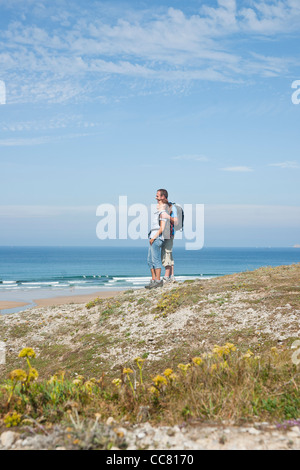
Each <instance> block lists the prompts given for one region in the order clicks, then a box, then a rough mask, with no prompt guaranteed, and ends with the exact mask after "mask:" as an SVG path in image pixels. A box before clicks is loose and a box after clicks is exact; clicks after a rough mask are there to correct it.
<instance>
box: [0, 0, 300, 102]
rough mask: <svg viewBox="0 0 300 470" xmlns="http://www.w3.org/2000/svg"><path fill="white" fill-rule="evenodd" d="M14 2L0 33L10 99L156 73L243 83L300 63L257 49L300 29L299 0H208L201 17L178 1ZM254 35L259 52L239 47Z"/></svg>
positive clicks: (64, 94) (170, 78) (58, 98)
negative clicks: (147, 4) (125, 4)
mask: <svg viewBox="0 0 300 470" xmlns="http://www.w3.org/2000/svg"><path fill="white" fill-rule="evenodd" d="M6 3H11V5H20V9H19V8H16V7H14V8H15V11H17V12H19V13H16V14H15V15H14V18H16V19H14V20H13V21H11V22H10V23H9V24H8V26H7V28H6V29H3V30H2V31H1V32H0V48H1V51H2V52H1V53H0V66H1V70H2V73H3V74H4V78H5V79H6V82H7V84H8V88H9V95H8V96H9V99H10V100H11V102H20V101H22V100H23V101H26V100H27V101H28V100H29V99H30V100H31V101H50V102H58V103H59V102H62V103H63V102H66V101H69V100H76V99H77V100H80V99H84V98H86V97H87V96H92V94H93V93H95V90H98V92H99V87H100V89H101V86H102V84H103V83H105V81H106V80H108V79H109V85H110V86H113V84H114V79H115V80H126V79H128V80H132V79H135V80H148V81H149V88H150V87H151V85H150V83H153V82H155V83H156V86H157V83H158V82H162V83H166V82H168V83H172V82H174V81H188V82H189V81H200V80H201V81H203V80H206V81H214V82H220V81H222V82H228V83H238V82H241V81H243V80H248V79H249V77H250V78H251V77H253V78H255V77H277V76H281V75H282V74H283V73H285V74H286V73H288V72H289V71H290V70H291V69H292V68H293V67H294V66H296V64H297V60H296V59H297V58H295V57H282V56H281V55H280V54H278V56H272V55H270V54H263V53H261V52H260V47H259V46H260V45H261V44H262V43H263V42H265V39H266V38H270V37H271V38H272V39H274V40H278V36H279V35H288V34H291V33H294V32H297V31H298V30H299V28H300V5H299V2H298V1H297V0H286V1H281V0H273V1H268V2H266V1H263V0H257V1H256V2H249V7H247V8H245V6H243V7H241V6H240V5H239V4H240V2H236V1H235V0H218V1H217V5H216V6H214V7H212V6H210V2H208V1H207V4H203V3H202V6H201V8H200V10H199V9H197V10H195V12H194V14H188V13H187V12H185V11H184V9H179V8H173V7H171V8H165V7H160V8H158V9H156V8H154V7H153V8H147V9H145V10H142V9H141V8H140V7H139V8H137V9H136V10H133V9H130V8H129V9H127V10H126V11H125V9H122V8H119V9H117V8H113V7H111V8H109V7H108V6H105V5H104V4H102V3H101V2H95V1H91V2H89V6H88V7H85V6H84V5H83V4H81V5H79V4H77V5H75V6H74V2H70V1H69V0H66V1H65V2H64V3H63V5H62V2H58V1H57V0H53V2H51V4H49V2H44V1H39V2H32V1H30V2H26V4H24V2H19V1H17V0H13V1H11V2H6ZM1 5H4V3H2V2H1ZM5 7H6V8H11V7H10V6H7V5H6V6H5ZM18 14H19V16H18ZM29 14H30V22H29V21H28V19H27V18H29V16H28V15H29ZM254 36H255V39H256V42H257V43H258V47H257V49H256V50H255V48H253V49H251V48H249V47H244V48H242V47H239V48H237V47H236V38H237V37H238V38H239V39H240V38H241V39H242V41H243V42H244V43H245V44H248V43H247V41H248V40H251V38H253V37H254ZM258 51H259V52H258ZM87 78H88V80H87ZM87 82H88V84H87ZM100 94H101V93H100Z"/></svg>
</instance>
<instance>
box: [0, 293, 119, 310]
mask: <svg viewBox="0 0 300 470" xmlns="http://www.w3.org/2000/svg"><path fill="white" fill-rule="evenodd" d="M120 292H121V291H100V292H94V293H92V294H84V295H76V294H75V295H70V296H62V297H48V298H46V299H34V300H33V301H30V302H14V301H8V300H7V301H6V300H2V301H0V310H8V309H13V308H19V307H25V306H26V305H30V304H32V302H34V303H35V304H36V305H37V307H51V306H56V305H63V304H85V303H88V302H90V301H91V300H94V299H96V298H97V297H99V298H101V299H107V298H108V297H114V296H115V295H117V294H119V293H120Z"/></svg>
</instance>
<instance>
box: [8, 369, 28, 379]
mask: <svg viewBox="0 0 300 470" xmlns="http://www.w3.org/2000/svg"><path fill="white" fill-rule="evenodd" d="M9 378H10V379H11V380H14V381H16V382H25V381H26V380H27V373H26V372H25V370H22V369H16V370H13V371H12V372H11V373H10V374H9Z"/></svg>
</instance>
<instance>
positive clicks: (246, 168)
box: [221, 166, 254, 173]
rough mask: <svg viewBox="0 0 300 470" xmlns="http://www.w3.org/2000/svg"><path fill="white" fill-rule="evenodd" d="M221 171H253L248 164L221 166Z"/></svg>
mask: <svg viewBox="0 0 300 470" xmlns="http://www.w3.org/2000/svg"><path fill="white" fill-rule="evenodd" d="M221 170H222V171H232V172H236V173H248V172H250V171H254V170H253V169H252V168H250V167H249V166H229V167H227V168H221Z"/></svg>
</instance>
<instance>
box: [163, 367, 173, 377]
mask: <svg viewBox="0 0 300 470" xmlns="http://www.w3.org/2000/svg"><path fill="white" fill-rule="evenodd" d="M172 374H173V370H172V369H166V370H165V371H164V375H165V376H166V377H168V378H169V377H170V375H172Z"/></svg>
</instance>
